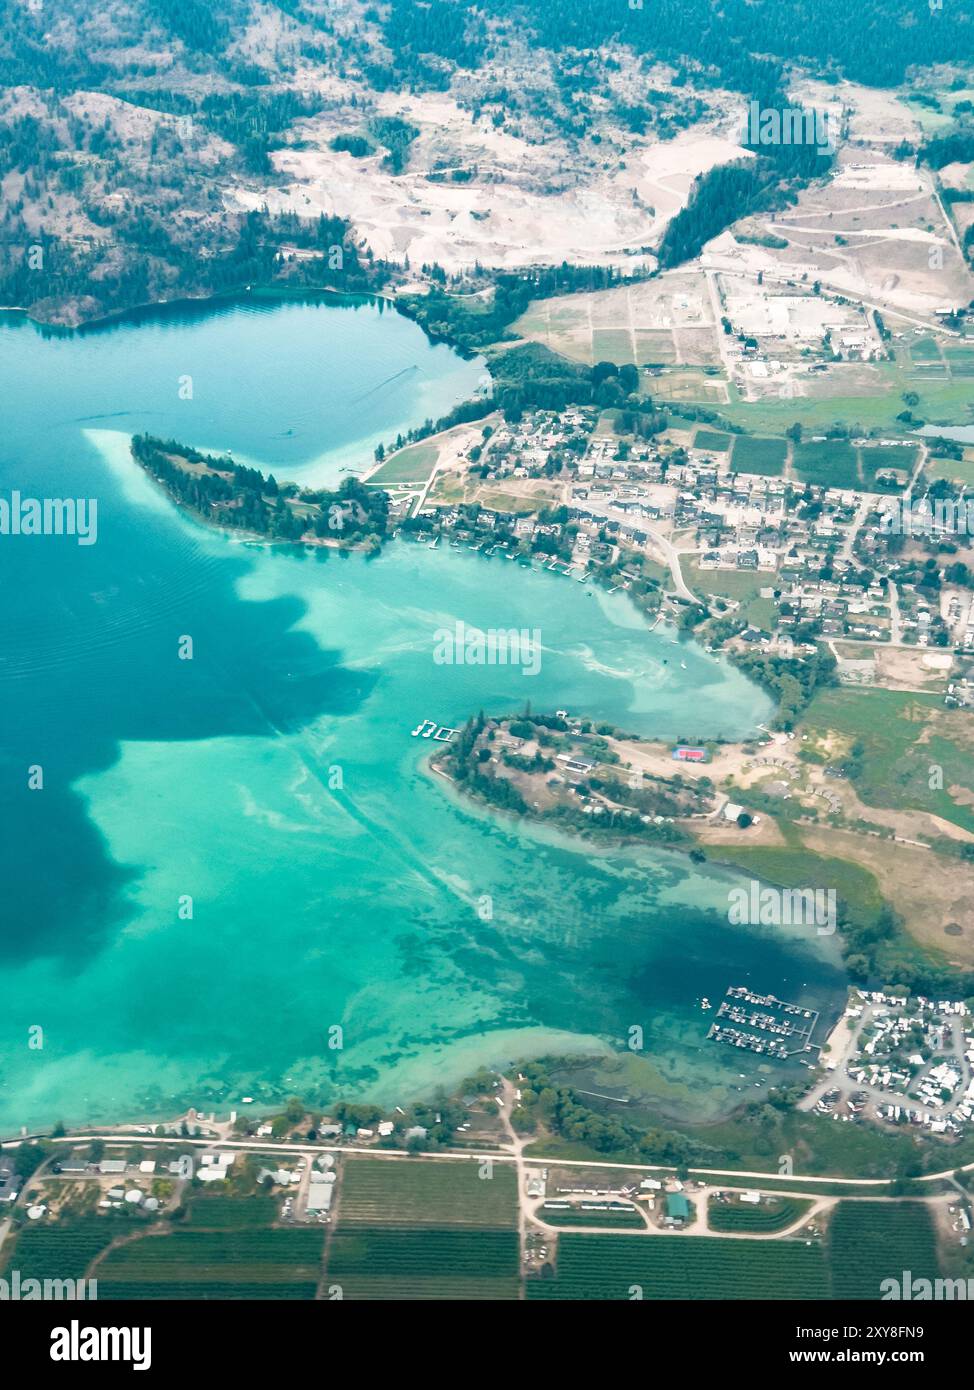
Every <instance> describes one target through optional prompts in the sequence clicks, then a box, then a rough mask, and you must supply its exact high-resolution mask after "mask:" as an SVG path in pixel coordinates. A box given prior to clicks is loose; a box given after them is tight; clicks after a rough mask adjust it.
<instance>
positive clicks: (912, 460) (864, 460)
mask: <svg viewBox="0 0 974 1390" xmlns="http://www.w3.org/2000/svg"><path fill="white" fill-rule="evenodd" d="M859 458H860V460H861V464H862V476H863V480H864V482H865V485H866V487H867V488H868V487H869V486H870V485H871V484H872V482H873V479H874V478H875V477H876V474H877V473H878V472H880V471H881V470H882V469H884V468H896V469H899V470H900V471H902V472H903V473H904V474H905V475H906V478H907V480H909V477H910V474H911V473H912V472H913V469H914V467H915V465H916V461H917V448H916V445H915V444H891V445H888V446H887V447H886V448H885V449H884V448H868V449H860V450H859Z"/></svg>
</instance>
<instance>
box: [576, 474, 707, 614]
mask: <svg viewBox="0 0 974 1390" xmlns="http://www.w3.org/2000/svg"><path fill="white" fill-rule="evenodd" d="M579 511H585V512H586V513H587V514H588V515H589V516H591V517H593V518H596V519H597V518H598V517H602V518H603V519H604V520H605V521H625V522H629V523H633V521H634V518H633V517H632V516H630V515H629V513H628V512H626V511H624V510H622V509H621V508H619V507H614V506H613V505H612V503H611V502H601V503H600V502H593V501H592V499H591V498H588V499H587V500H586V502H585V505H584V507H579ZM635 520H638V525H639V529H640V530H641V531H645V532H646V534H647V535H648V536H649V538H650V540H651V541H652V542H653V544H654V545H657V546H659V548H660V550H661V551H662V552H663V554H664V556H665V557H666V562H667V564H668V565H669V569H670V574H671V576H672V578H673V587H674V588H675V589H676V592H677V593H678V594H679V596H680V597H681V598H683V599H686V601H687V602H688V603H697V602H698V601H699V600H698V599H697V597H696V595H695V594H694V593H693V592H692V591H691V590H690V589H689V588H688V587H687V582H686V580H685V579H684V578H683V571H682V569H681V568H680V551H679V550H677V548H676V546H675V545H674V544H673V542H672V541H670V540H668V539H667V538H666V536H664V535H662V534H661V532H659V531H657V530H656V529H655V528H654V527H652V526H647V524H646V522H645V521H644V520H643V518H642V517H640V518H638V519H635Z"/></svg>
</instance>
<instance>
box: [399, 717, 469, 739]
mask: <svg viewBox="0 0 974 1390" xmlns="http://www.w3.org/2000/svg"><path fill="white" fill-rule="evenodd" d="M459 733H460V730H459V729H451V728H450V726H449V724H438V723H437V721H436V720H435V719H424V720H423V722H422V724H417V725H416V727H415V729H412V730H410V737H411V738H431V739H433V740H434V741H435V742H436V743H449V742H450V741H451V739H455V738H456V737H457V735H458V734H459Z"/></svg>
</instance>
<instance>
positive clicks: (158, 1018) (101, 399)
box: [0, 303, 844, 1134]
mask: <svg viewBox="0 0 974 1390" xmlns="http://www.w3.org/2000/svg"><path fill="white" fill-rule="evenodd" d="M403 372H405V373H407V376H406V377H402V376H398V377H397V376H396V374H397V373H403ZM480 372H481V366H480V364H479V363H477V362H476V361H473V362H463V361H461V360H460V359H459V358H458V357H456V356H455V355H454V354H453V353H451V352H450V351H449V350H448V349H446V348H444V347H442V346H433V345H431V344H430V343H428V342H427V340H426V339H425V337H424V335H423V334H422V332H421V331H420V330H419V329H418V328H417V327H416V325H414V324H412V323H410V322H409V321H408V320H406V319H404V318H401V317H400V316H399V315H397V314H395V313H394V312H390V311H388V310H387V311H386V312H384V313H380V312H379V310H378V309H377V308H376V307H375V306H373V305H368V304H360V305H357V306H356V307H343V306H341V305H339V304H336V303H330V304H327V305H325V304H310V305H302V304H293V303H291V304H287V305H284V306H270V305H267V304H264V305H259V306H254V305H249V304H237V305H230V306H225V307H224V308H223V309H221V311H220V312H218V313H214V314H209V315H207V314H204V313H202V312H200V311H193V312H186V311H173V312H171V313H170V314H164V315H152V316H148V317H147V319H146V320H145V321H141V322H134V323H124V324H120V325H118V326H116V327H113V328H111V329H106V330H102V331H98V332H88V333H83V334H76V335H70V336H48V335H45V334H43V333H41V332H40V331H38V330H37V329H36V328H34V327H33V326H32V325H30V324H28V323H26V322H24V321H23V320H21V319H17V318H10V317H8V318H7V319H3V320H0V419H2V423H3V430H2V438H0V492H2V493H3V494H4V495H6V494H8V493H9V491H10V490H11V489H14V488H18V489H19V490H20V491H21V492H22V493H24V494H25V495H31V496H37V497H44V496H65V495H71V496H85V497H96V498H97V499H98V541H97V544H95V545H92V546H89V547H81V546H78V545H76V544H75V542H74V541H73V540H71V539H70V538H66V537H45V538H28V537H2V538H0V575H2V578H3V581H4V584H3V593H4V597H5V602H4V604H3V608H2V612H0V636H2V643H0V701H2V708H3V712H4V718H3V726H2V728H3V732H2V736H0V805H2V812H3V825H4V834H3V837H2V842H0V843H2V848H0V864H2V872H3V884H4V893H3V908H2V914H0V1134H9V1133H12V1132H16V1129H17V1128H18V1127H19V1126H20V1125H21V1124H26V1125H29V1126H34V1125H43V1124H49V1123H51V1122H53V1121H55V1120H57V1119H59V1118H61V1119H65V1120H68V1121H81V1120H89V1121H97V1120H109V1119H118V1118H122V1117H125V1118H133V1117H136V1116H145V1117H153V1116H158V1115H163V1114H172V1113H174V1112H175V1111H177V1110H179V1109H182V1108H183V1107H185V1106H186V1105H187V1104H195V1105H197V1106H198V1107H199V1108H201V1109H204V1110H210V1109H224V1110H225V1109H226V1108H227V1107H228V1106H230V1105H233V1104H237V1103H239V1101H240V1098H241V1097H242V1096H244V1095H248V1096H253V1097H254V1098H255V1100H256V1102H257V1103H259V1104H260V1105H270V1104H272V1103H274V1102H275V1101H276V1100H277V1099H279V1098H280V1097H282V1096H285V1095H289V1094H293V1093H298V1094H301V1095H303V1096H305V1097H306V1098H307V1099H308V1101H309V1103H313V1104H320V1105H321V1106H322V1107H325V1106H327V1104H328V1102H329V1100H333V1099H337V1098H339V1097H340V1096H352V1095H355V1096H372V1097H376V1098H378V1099H380V1100H381V1101H383V1102H388V1103H390V1104H391V1103H394V1102H397V1101H401V1100H406V1099H409V1098H412V1097H415V1096H417V1095H420V1094H423V1093H425V1092H429V1091H430V1090H431V1088H432V1087H433V1086H435V1085H438V1084H444V1083H450V1082H452V1081H455V1080H459V1079H460V1078H461V1077H462V1076H463V1075H464V1074H465V1073H466V1072H468V1071H470V1070H472V1069H473V1068H474V1067H475V1066H477V1065H479V1064H480V1063H481V1062H508V1061H510V1060H512V1059H514V1058H517V1057H523V1056H527V1055H530V1054H534V1055H537V1054H540V1053H544V1052H559V1053H568V1052H572V1051H584V1052H592V1051H597V1050H619V1049H622V1048H624V1047H625V1043H626V1039H627V1037H628V1035H629V1029H630V1028H631V1027H633V1026H634V1025H638V1026H640V1027H642V1028H643V1029H644V1032H645V1042H646V1051H645V1056H644V1057H641V1058H640V1062H641V1063H642V1062H644V1064H645V1071H646V1084H647V1086H648V1087H649V1089H653V1087H656V1088H657V1089H658V1090H659V1091H660V1094H661V1098H662V1103H663V1104H664V1108H666V1109H667V1110H668V1111H669V1112H670V1113H673V1114H675V1115H680V1114H686V1115H688V1116H707V1115H712V1114H718V1113H721V1112H722V1111H724V1110H726V1109H727V1108H729V1106H730V1105H731V1104H732V1103H733V1101H734V1100H735V1099H739V1092H738V1091H736V1090H735V1089H734V1088H735V1087H740V1086H748V1085H751V1084H752V1078H753V1077H757V1076H760V1075H765V1076H766V1075H767V1072H766V1071H765V1072H764V1073H760V1072H758V1070H757V1069H756V1065H755V1064H748V1063H742V1062H741V1060H740V1059H741V1057H742V1056H744V1054H740V1053H728V1051H726V1050H724V1049H721V1048H719V1047H717V1046H715V1045H713V1044H706V1043H705V1042H704V1038H705V1034H706V1030H707V1026H708V1023H709V1018H708V1016H707V1015H705V1014H702V1013H701V1011H700V1008H699V1004H698V1000H699V998H700V996H702V995H709V996H710V998H711V999H714V998H719V997H720V996H721V995H722V993H723V991H724V989H726V987H727V986H728V985H729V984H731V983H737V982H745V981H746V982H750V983H751V984H753V986H754V987H755V988H758V989H762V990H772V991H774V992H776V993H778V994H781V995H783V996H784V997H785V998H788V999H804V1000H807V1001H809V1003H810V1004H811V1005H812V1006H813V1007H816V1008H821V1009H823V1010H825V1011H826V1012H827V1013H828V1012H829V1011H832V1012H834V1011H835V1009H836V1008H838V1007H839V1006H840V1005H841V1003H842V1002H843V998H844V982H843V977H842V974H841V972H840V970H839V968H838V965H837V956H836V950H837V948H836V945H835V942H834V941H829V940H827V939H825V938H812V939H809V936H808V934H807V933H806V932H802V931H800V930H798V929H796V930H793V931H788V930H785V929H780V928H778V929H774V930H771V929H765V930H760V929H752V928H741V927H732V926H730V925H729V924H728V923H727V920H726V906H727V891H728V887H729V886H730V885H731V884H732V883H733V881H734V880H733V879H732V878H731V877H730V876H729V875H728V874H726V873H724V872H722V871H719V870H716V869H713V868H710V867H709V866H706V865H704V866H699V867H698V866H693V865H691V864H690V863H689V861H688V860H687V859H686V857H685V856H682V855H678V854H675V853H666V852H663V851H653V850H649V849H645V848H641V849H623V848H619V847H615V848H602V849H598V848H593V846H591V845H590V844H583V843H581V842H579V841H577V840H572V839H569V838H567V837H564V836H561V835H558V834H557V833H554V832H552V831H551V830H549V829H547V828H541V827H530V826H523V825H518V824H516V823H515V822H513V821H510V820H505V819H502V818H500V817H496V816H492V815H490V814H488V813H485V812H482V811H481V810H479V809H478V808H475V807H472V806H470V805H467V804H463V803H461V802H459V801H458V800H457V798H456V797H455V795H454V794H453V792H452V789H451V788H450V786H449V785H448V784H447V783H445V782H443V781H442V780H441V779H438V778H435V777H433V776H431V775H430V774H429V773H428V772H427V771H426V770H425V769H424V767H423V763H424V759H425V757H426V755H427V754H428V752H429V747H430V745H429V743H428V742H426V741H425V740H422V739H416V738H411V737H410V730H411V729H413V728H414V727H415V726H416V725H417V724H418V723H420V722H421V721H422V720H423V719H424V718H427V717H429V718H434V719H437V720H438V721H441V722H444V723H447V724H458V723H460V722H462V721H463V720H464V719H465V718H466V717H467V715H469V714H471V713H474V712H476V711H477V710H478V709H480V708H483V709H484V710H487V711H490V712H502V711H505V710H513V709H516V708H518V707H520V706H521V705H522V704H523V702H524V700H525V699H526V698H527V699H530V700H531V702H532V705H533V707H534V708H535V709H543V708H551V709H554V708H555V707H564V708H568V709H569V710H572V711H577V712H580V713H581V712H584V713H586V714H590V715H592V716H595V717H597V718H600V719H606V720H609V721H611V722H613V723H617V724H619V725H621V726H624V727H626V728H628V729H631V730H634V731H637V732H645V733H647V734H654V735H658V736H660V737H676V736H677V735H681V734H686V735H693V736H696V737H699V736H703V735H714V736H718V735H724V736H730V737H740V736H744V735H746V734H748V733H749V732H751V731H752V730H753V729H754V727H755V725H756V724H757V723H758V722H760V721H762V720H763V719H765V718H766V717H767V715H768V713H769V702H768V700H767V698H766V697H765V696H764V695H763V693H762V692H761V691H759V690H758V689H757V688H756V687H754V686H753V685H751V684H749V683H748V682H747V681H745V680H744V678H743V677H742V676H741V675H740V673H738V672H736V671H735V670H733V668H731V667H729V666H727V665H726V664H724V663H721V662H719V661H717V660H715V659H714V658H713V657H711V656H708V655H707V654H706V653H704V652H703V651H701V650H700V649H699V648H696V647H694V646H693V645H692V644H690V645H681V646H680V647H676V646H674V645H673V644H672V641H671V638H672V634H671V633H668V632H665V631H660V632H657V633H654V634H650V633H648V632H647V630H646V627H645V625H644V624H643V622H642V620H641V619H640V618H639V617H638V615H637V614H636V613H635V611H634V610H633V609H632V607H631V606H630V604H629V602H628V600H627V599H626V598H625V597H624V596H623V595H621V594H616V595H612V596H607V595H605V594H598V593H595V592H591V593H590V592H589V591H588V590H587V589H583V588H582V587H581V586H580V585H578V584H577V583H574V582H573V581H570V580H566V579H564V578H563V577H561V576H558V575H553V574H550V573H547V572H543V571H533V570H527V569H524V568H522V567H519V566H516V565H513V564H510V563H509V562H507V561H504V560H502V559H495V560H487V559H484V558H482V557H480V556H476V555H473V554H471V553H469V552H466V551H457V550H452V549H445V550H444V549H436V550H430V549H428V548H427V547H425V546H417V545H411V544H406V543H396V544H393V545H391V546H390V547H388V548H387V549H386V550H385V551H384V552H383V554H382V555H381V556H379V557H378V558H377V559H375V560H372V561H365V560H363V559H361V558H358V557H349V558H344V559H343V558H340V557H338V556H337V555H335V554H329V555H321V554H314V555H312V554H307V553H305V552H304V551H302V550H294V549H288V548H285V547H277V548H273V547H266V546H254V545H247V544H242V543H241V542H240V541H239V540H237V539H233V538H229V537H226V536H223V535H221V534H218V533H215V532H212V531H210V530H208V529H206V528H204V527H202V526H201V525H198V524H196V523H194V522H192V521H191V520H189V519H187V518H186V517H185V516H183V515H182V514H181V513H180V512H178V511H177V510H176V509H175V508H174V507H173V506H172V505H171V504H170V503H169V502H168V500H167V499H166V498H165V497H164V496H163V495H162V494H161V493H160V492H159V491H158V489H156V488H155V486H154V485H153V484H151V483H150V482H149V481H148V480H147V479H146V478H145V477H144V475H143V474H142V473H141V472H140V471H139V470H138V469H137V468H136V467H135V466H134V464H133V463H132V462H131V459H130V457H129V453H128V437H129V435H130V434H131V433H133V432H135V431H136V430H140V429H148V430H151V431H153V432H155V433H158V434H161V435H166V436H169V435H173V436H176V437H178V438H181V439H184V440H187V441H189V442H192V443H194V444H196V445H199V446H203V447H210V448H215V449H223V448H227V447H229V448H232V449H233V451H234V454H235V455H236V456H238V457H241V458H243V457H246V458H248V459H252V460H254V461H255V462H257V463H259V464H261V465H262V466H265V467H271V468H273V470H274V471H275V472H276V473H277V476H278V477H279V478H288V477H298V478H312V477H313V478H315V479H324V478H327V477H332V476H337V475H338V469H339V468H340V467H343V466H360V465H361V464H362V463H363V462H366V461H367V459H368V457H369V455H370V453H371V449H372V447H373V444H374V442H375V440H376V438H378V437H383V438H388V437H389V435H390V433H393V434H394V433H395V432H396V430H398V429H400V428H405V427H407V426H408V425H410V424H416V423H418V422H419V421H421V420H422V419H423V418H425V417H426V416H427V415H437V414H441V413H443V412H444V411H445V410H447V409H449V407H450V406H451V405H452V404H454V403H455V402H456V401H457V400H459V399H461V398H463V397H464V396H466V395H468V394H470V392H471V391H472V390H473V389H474V387H475V386H476V383H477V380H478V379H479V376H480ZM186 374H189V375H191V376H192V378H193V399H192V400H191V401H185V400H181V399H179V397H178V394H177V380H178V378H180V377H181V376H184V375H186ZM390 377H395V378H396V380H395V381H393V382H392V385H391V387H390V388H389V389H388V390H383V389H376V388H378V387H379V386H380V384H381V383H382V382H383V381H388V379H389V378H390ZM397 382H403V383H404V384H403V385H402V386H400V385H397V384H396V383H397ZM410 383H411V384H410ZM389 391H391V392H392V394H391V395H390V394H389ZM363 392H364V393H366V395H365V396H363V395H362V393H363ZM369 392H371V395H369V394H368V393H369ZM353 401H354V402H355V404H354V405H353V404H352V402H353ZM457 620H462V621H464V622H465V623H467V624H471V625H476V626H479V627H481V628H488V627H508V628H509V627H527V628H539V629H540V630H541V641H542V649H543V656H542V663H541V671H540V674H539V675H538V676H537V677H534V678H531V677H527V676H525V675H523V674H521V673H520V672H519V671H518V670H517V669H516V668H512V667H500V666H494V667H469V666H442V665H437V664H435V663H434V661H433V648H434V640H435V639H434V633H435V631H436V629H438V628H440V627H449V626H452V624H453V623H454V622H456V621H457ZM186 636H191V637H192V639H193V659H192V660H191V661H182V660H180V659H179V657H178V650H179V643H180V639H181V638H184V637H186ZM677 653H678V655H679V660H676V659H675V654H677ZM681 661H685V662H686V669H685V670H684V669H682V668H681V665H680V662H681ZM37 765H40V766H41V767H43V777H44V785H43V789H42V790H36V791H32V790H29V789H28V786H27V780H28V773H27V769H28V768H29V767H31V766H37ZM190 898H191V899H192V917H191V918H188V917H187V916H186V915H185V912H186V909H185V906H184V908H183V914H182V915H181V912H180V904H181V903H183V904H185V902H186V900H187V899H190ZM485 903H487V904H489V906H488V908H487V909H486V910H485V907H484V904H485ZM485 916H486V917H487V918H488V920H484V918H485ZM335 1025H339V1026H340V1027H341V1028H342V1030H343V1041H344V1046H343V1048H342V1049H341V1050H340V1051H333V1050H330V1049H329V1048H328V1047H327V1039H328V1036H329V1029H330V1028H333V1027H334V1026H335ZM37 1026H39V1027H41V1028H42V1029H43V1037H44V1046H43V1048H42V1049H32V1048H29V1047H28V1037H29V1030H30V1029H31V1028H32V1027H37ZM755 1062H756V1059H755ZM742 1072H743V1073H744V1077H743V1078H742V1077H741V1075H740V1074H741V1073H742ZM752 1094H753V1092H752Z"/></svg>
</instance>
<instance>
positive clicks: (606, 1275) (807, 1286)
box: [525, 1234, 829, 1300]
mask: <svg viewBox="0 0 974 1390" xmlns="http://www.w3.org/2000/svg"><path fill="white" fill-rule="evenodd" d="M634 1286H635V1287H636V1288H638V1289H639V1290H640V1292H641V1296H642V1298H644V1299H668V1298H688V1299H725V1298H746V1299H806V1298H828V1296H829V1279H828V1270H827V1267H826V1263H825V1256H824V1253H823V1251H822V1249H821V1247H820V1246H817V1245H806V1244H805V1243H804V1241H797V1240H787V1239H786V1240H773V1241H772V1240H768V1241H760V1240H754V1241H738V1240H722V1239H721V1238H720V1237H719V1236H713V1237H711V1236H699V1237H697V1236H694V1237H692V1238H687V1237H685V1236H611V1235H610V1236H599V1235H581V1234H566V1235H563V1236H561V1237H559V1240H558V1256H557V1268H556V1271H555V1275H554V1277H553V1278H543V1277H537V1278H531V1279H529V1280H528V1281H527V1284H526V1286H525V1287H526V1291H527V1296H528V1298H529V1299H627V1300H628V1299H632V1298H633V1297H634V1293H633V1289H634Z"/></svg>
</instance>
